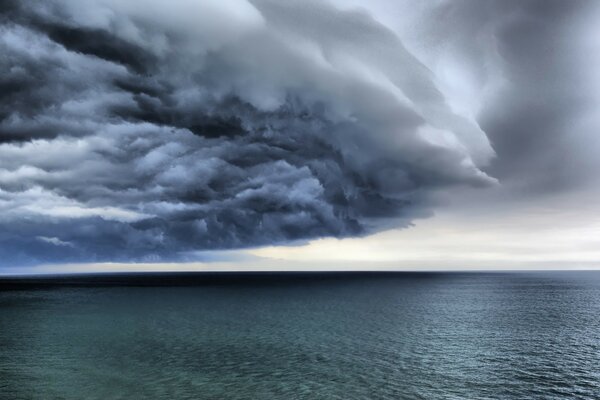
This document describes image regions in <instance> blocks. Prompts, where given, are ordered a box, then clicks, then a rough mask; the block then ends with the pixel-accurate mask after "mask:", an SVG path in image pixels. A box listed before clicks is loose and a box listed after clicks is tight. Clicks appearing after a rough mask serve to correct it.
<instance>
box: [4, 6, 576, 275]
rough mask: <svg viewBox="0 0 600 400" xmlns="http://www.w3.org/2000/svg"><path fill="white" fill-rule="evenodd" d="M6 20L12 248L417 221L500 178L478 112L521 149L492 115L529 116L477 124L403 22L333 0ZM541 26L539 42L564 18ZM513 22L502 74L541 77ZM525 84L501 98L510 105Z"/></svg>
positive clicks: (94, 251)
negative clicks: (442, 201) (406, 37)
mask: <svg viewBox="0 0 600 400" xmlns="http://www.w3.org/2000/svg"><path fill="white" fill-rule="evenodd" d="M140 3H143V4H140ZM457 4H458V3H457ZM493 4H496V3H493ZM457 7H458V6H457ZM515 7H516V6H515ZM565 7H566V6H565ZM517 8H518V10H519V12H520V13H522V15H529V14H528V13H531V15H534V14H535V13H537V11H531V10H524V9H523V7H521V6H518V7H516V8H515V9H517ZM572 8H573V9H575V8H576V6H573V7H572ZM436 10H439V8H437V9H436ZM479 12H482V13H484V12H486V9H481V8H480V7H479V6H476V5H474V4H472V3H471V4H470V6H469V7H464V8H460V7H458V8H457V11H456V13H457V15H458V16H459V18H462V19H464V21H467V22H468V21H477V20H481V19H482V18H483V17H481V16H480V15H479V14H477V13H479ZM471 14H474V15H471ZM486 18H487V17H486ZM539 18H540V21H542V22H540V23H541V24H548V26H547V27H546V28H547V29H548V30H549V31H551V32H554V29H557V28H556V27H557V26H562V25H560V24H561V21H562V20H561V18H563V17H562V16H561V15H560V14H559V13H556V14H552V15H548V16H544V15H541V16H540V17H539ZM553 18H554V19H557V20H561V21H556V23H555V21H554V19H553ZM0 21H1V26H0V69H2V71H4V72H3V73H2V74H1V75H0V228H1V229H0V256H1V260H2V261H0V263H1V264H3V265H23V264H37V263H48V262H85V261H161V260H162V261H167V260H169V261H171V260H182V259H187V257H190V254H193V255H197V254H199V253H198V252H199V251H202V250H214V249H235V248H245V247H252V246H261V245H272V244H283V243H289V242H294V241H302V240H307V239H312V238H318V237H326V236H333V237H348V236H361V235H366V234H369V233H373V232H376V231H379V230H382V229H386V228H389V227H397V226H407V225H409V224H410V223H411V221H413V220H414V219H416V218H422V217H426V216H428V215H430V214H431V212H432V201H431V195H432V194H433V193H436V192H437V191H439V190H443V189H446V188H449V187H457V186H459V187H460V186H475V187H478V186H488V185H494V184H495V183H496V180H495V179H494V178H492V177H491V176H494V174H496V173H498V174H503V173H504V171H505V169H504V167H502V166H499V165H502V164H498V163H502V161H501V160H497V161H494V164H492V166H491V168H492V169H491V171H492V173H491V174H490V175H491V176H490V175H488V173H486V172H485V171H486V168H488V166H489V165H490V162H492V161H493V159H494V154H495V153H494V150H493V149H492V145H491V143H490V140H489V139H488V136H487V135H486V133H484V130H485V131H486V132H488V133H489V135H490V136H489V137H490V138H492V143H494V144H495V145H496V144H497V145H498V147H499V148H500V151H501V152H506V153H510V154H515V153H518V152H517V151H515V150H510V149H508V150H507V149H506V148H505V147H506V146H509V145H508V144H506V143H511V140H510V139H509V137H510V136H508V138H507V137H505V136H502V135H501V134H500V133H499V130H507V129H508V130H510V132H512V134H514V135H516V134H518V132H519V129H526V128H523V124H522V123H521V122H520V121H519V120H515V122H514V124H515V126H514V127H507V128H502V123H505V124H506V123H510V122H506V120H502V121H500V122H499V121H496V120H494V116H490V117H486V118H483V119H481V120H480V122H481V121H483V122H481V126H483V127H484V129H482V128H481V127H480V124H479V122H478V121H477V120H476V118H475V117H474V116H472V115H470V114H468V113H464V112H461V111H460V110H459V109H457V108H456V107H454V106H453V104H452V102H451V101H449V99H448V98H447V96H445V94H444V90H442V88H440V86H439V77H437V76H436V74H435V69H434V70H433V72H432V69H430V68H428V67H426V65H425V64H423V63H422V62H421V61H419V59H418V58H417V57H416V56H415V55H413V54H412V53H411V52H410V51H409V50H408V49H407V48H406V47H405V45H404V44H403V42H402V40H401V39H400V37H399V36H398V34H397V33H396V32H395V31H393V30H391V29H389V28H387V27H386V26H384V25H383V24H381V23H380V22H378V21H377V20H376V19H375V18H374V17H372V16H371V15H370V14H369V13H367V12H365V11H361V10H360V9H341V8H338V7H335V6H334V5H332V4H330V3H329V2H327V1H316V0H311V1H296V0H293V1H288V2H284V3H282V2H278V1H275V0H252V1H246V0H231V1H227V2H213V1H192V0H177V1H172V2H163V1H158V0H144V1H143V2H129V1H117V0H77V1H76V0H49V1H45V2H37V1H33V0H23V1H16V0H14V1H4V2H2V6H0ZM544 26H546V25H544ZM470 27H471V25H469V24H467V23H465V24H464V25H463V26H461V28H460V29H470ZM477 27H478V25H477V24H475V25H473V27H471V28H472V29H477ZM443 28H444V26H443V25H442V26H441V27H440V29H443ZM536 34H537V36H536V35H534V37H533V38H532V39H530V40H531V41H532V42H533V43H530V44H531V46H533V48H537V47H538V46H539V45H540V43H544V40H545V38H546V37H552V35H551V34H550V32H546V31H544V32H542V33H539V32H537V31H536ZM511 35H512V36H511ZM514 35H515V33H513V31H512V30H510V29H508V28H506V30H505V31H498V32H497V34H496V37H497V38H498V39H499V40H500V42H501V44H503V45H504V46H505V48H503V49H502V51H503V52H504V54H505V56H506V59H507V60H513V61H515V62H516V63H517V64H515V66H513V67H511V68H509V69H507V70H508V72H509V73H510V74H511V75H510V79H513V75H512V74H514V80H515V81H516V82H521V81H520V80H519V79H521V80H522V82H526V81H527V82H531V80H530V79H529V78H535V74H534V72H533V71H529V70H521V69H520V68H525V69H526V68H527V67H526V64H527V61H528V60H527V57H526V55H525V54H526V50H524V49H522V48H520V47H519V46H525V47H527V46H528V44H527V43H521V41H520V40H517V39H515V38H514V37H513V36H514ZM516 35H517V36H518V35H519V34H518V33H517V34H516ZM527 37H529V36H527ZM463 39H464V38H463ZM463 39H461V40H463ZM474 51H475V50H474ZM540 52H541V50H540ZM543 54H545V53H543ZM528 74H529V75H528ZM539 79H544V78H539ZM537 83H539V85H545V83H544V82H542V81H540V82H537ZM535 84H536V81H535V80H534V81H533V83H530V85H535ZM513 95H514V94H513V93H512V92H511V94H510V95H506V97H505V98H503V100H502V101H503V102H505V103H507V104H509V103H510V104H512V105H513V106H514V107H518V105H519V104H521V103H519V102H516V100H514V99H513V98H512V97H511V96H513ZM532 96H533V95H532ZM518 100H519V101H522V102H526V101H527V99H523V98H521V97H519V98H518ZM525 106H527V107H529V105H528V104H525ZM505 109H506V110H509V111H507V112H511V115H515V114H517V113H516V112H513V111H510V108H505ZM490 132H491V133H490ZM502 138H504V141H503V139H502ZM540 140H541V139H540ZM509 158H510V157H509ZM506 168H508V167H506Z"/></svg>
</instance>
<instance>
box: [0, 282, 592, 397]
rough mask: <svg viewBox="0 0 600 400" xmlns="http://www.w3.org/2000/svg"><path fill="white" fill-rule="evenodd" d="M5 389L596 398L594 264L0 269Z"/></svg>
mask: <svg viewBox="0 0 600 400" xmlns="http://www.w3.org/2000/svg"><path fill="white" fill-rule="evenodd" d="M0 399H2V400H4V399H10V400H13V399H15V400H16V399H44V400H46V399H73V400H81V399H98V400H110V399H128V400H129V399H286V400H289V399H343V400H349V399H469V400H471V399H545V400H547V399H600V273H598V272H560V273H559V272H553V273H541V272H536V273H525V272H523V273H326V274H314V273H305V274H300V273H287V274H268V273H254V274H250V273H248V274H237V273H236V274H144V275H94V276H63V277H52V278H42V277H37V278H28V279H24V278H10V279H9V278H2V279H0Z"/></svg>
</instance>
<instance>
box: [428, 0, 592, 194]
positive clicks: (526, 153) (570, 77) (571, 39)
mask: <svg viewBox="0 0 600 400" xmlns="http://www.w3.org/2000/svg"><path fill="white" fill-rule="evenodd" d="M597 17H598V5H597V2H594V1H587V0H573V1H562V0H530V1H516V0H515V1H512V0H509V1H505V0H483V1H468V0H467V1H448V2H441V3H440V5H439V6H437V7H432V8H431V9H430V10H429V14H428V15H427V16H426V17H425V19H427V20H436V21H438V23H436V24H424V25H422V26H421V28H422V29H423V30H424V33H423V35H429V40H430V41H429V42H428V43H427V44H428V45H430V46H435V45H439V47H440V48H442V50H439V52H440V53H444V52H447V53H448V54H451V56H453V57H456V58H457V59H459V60H460V65H461V67H462V69H463V70H465V71H467V73H468V74H469V75H470V77H471V79H473V80H474V82H475V83H474V85H475V86H477V87H479V88H484V87H485V86H486V84H490V82H492V83H491V84H490V86H492V85H494V84H495V85H496V86H495V87H494V90H493V91H492V93H491V94H490V95H487V96H483V95H482V96H481V97H480V101H479V102H476V103H478V104H477V105H478V108H479V110H478V114H479V115H478V118H477V119H478V121H479V123H480V125H481V126H482V128H483V129H484V131H485V132H486V134H487V135H488V137H489V138H490V141H491V143H492V145H493V147H494V150H495V151H496V153H497V157H496V158H495V159H494V160H493V162H492V164H491V166H490V168H488V169H486V171H488V172H489V173H490V174H491V175H493V176H495V177H497V178H498V179H499V180H500V181H501V182H502V184H503V186H505V192H506V193H507V195H508V196H514V197H525V198H532V197H533V196H544V195H548V194H552V193H559V192H562V191H568V190H577V189H578V188H581V187H585V186H589V185H590V184H591V181H590V180H591V179H595V177H596V175H597V174H596V172H595V171H596V170H597V168H598V163H597V151H598V150H599V144H600V142H599V141H598V139H597V130H598V121H597V119H594V117H593V115H595V114H596V113H597V111H596V109H597V104H598V96H597V93H598V91H597V85H598V75H597V73H596V72H594V71H595V70H597V57H596V56H595V55H594V50H595V51H597V47H595V48H594V47H592V46H590V43H591V41H592V40H593V38H594V36H596V37H597V34H598V31H597V29H595V27H596V26H597ZM449 57H450V56H448V58H449ZM494 80H495V81H496V82H495V83H494ZM479 93H480V94H482V93H483V90H482V91H480V92H479ZM484 94H485V93H484ZM484 97H485V98H484Z"/></svg>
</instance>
